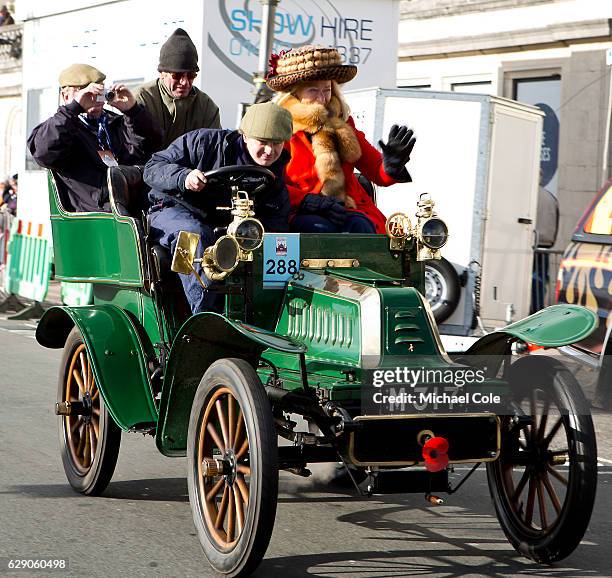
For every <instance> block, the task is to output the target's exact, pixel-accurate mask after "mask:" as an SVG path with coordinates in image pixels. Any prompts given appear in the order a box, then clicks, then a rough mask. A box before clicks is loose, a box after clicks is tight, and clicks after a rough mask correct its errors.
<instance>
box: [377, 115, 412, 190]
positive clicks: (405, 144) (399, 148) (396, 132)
mask: <svg viewBox="0 0 612 578" xmlns="http://www.w3.org/2000/svg"><path fill="white" fill-rule="evenodd" d="M413 135H414V131H412V130H410V129H408V127H405V126H397V125H396V124H394V125H393V126H392V127H391V130H390V131H389V138H388V139H387V144H385V143H384V142H383V141H382V140H379V141H378V144H379V145H380V148H381V150H382V155H383V167H384V169H385V172H386V173H387V174H388V175H389V176H390V177H391V178H393V179H396V180H402V181H404V180H406V175H407V171H405V170H404V169H405V165H406V163H407V162H408V161H409V160H410V153H411V152H412V149H413V148H414V143H415V142H416V137H415V136H413Z"/></svg>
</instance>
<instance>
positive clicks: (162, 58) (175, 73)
mask: <svg viewBox="0 0 612 578" xmlns="http://www.w3.org/2000/svg"><path fill="white" fill-rule="evenodd" d="M157 70H158V71H159V73H160V75H159V78H158V79H156V80H152V81H151V82H147V83H146V84H143V85H142V86H140V87H138V88H137V89H136V91H135V93H134V96H135V97H136V101H137V102H139V103H140V104H142V105H143V106H144V107H145V108H147V109H148V110H149V112H150V113H151V115H152V116H153V118H154V119H155V121H156V122H157V123H158V124H159V126H160V127H161V129H162V132H163V141H162V145H161V147H160V150H161V149H164V148H166V147H167V146H168V145H169V144H170V143H171V142H172V141H174V140H175V139H177V138H178V137H180V136H182V135H184V134H185V133H186V132H189V131H191V130H196V129H199V128H221V121H220V118H219V107H218V106H217V105H216V104H215V103H214V102H213V100H212V99H211V98H210V97H209V96H208V95H207V94H206V93H204V92H202V91H201V90H199V89H197V88H196V87H195V86H193V81H194V79H195V77H196V76H197V74H198V71H199V70H200V68H199V67H198V51H197V50H196V47H195V45H194V43H193V42H192V41H191V38H189V35H188V34H187V32H185V31H184V30H183V29H182V28H177V29H176V30H175V31H174V32H173V33H172V34H171V35H170V37H169V38H168V40H166V42H165V43H164V44H162V47H161V50H160V51H159V66H158V67H157Z"/></svg>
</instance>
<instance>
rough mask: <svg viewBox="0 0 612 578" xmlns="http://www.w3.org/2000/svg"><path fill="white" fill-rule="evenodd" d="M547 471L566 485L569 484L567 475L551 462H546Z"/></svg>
mask: <svg viewBox="0 0 612 578" xmlns="http://www.w3.org/2000/svg"><path fill="white" fill-rule="evenodd" d="M546 471H547V472H548V473H549V474H550V475H551V476H552V477H553V478H555V479H556V480H558V481H560V482H561V483H562V484H563V485H564V486H567V483H568V480H567V478H566V477H564V476H562V475H561V474H560V473H559V472H558V471H557V470H556V469H555V468H553V467H552V466H551V465H550V464H546Z"/></svg>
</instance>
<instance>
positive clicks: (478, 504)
mask: <svg viewBox="0 0 612 578" xmlns="http://www.w3.org/2000/svg"><path fill="white" fill-rule="evenodd" d="M34 328H35V325H34V323H30V322H16V321H7V320H6V319H5V316H0V351H1V352H2V361H1V362H0V363H1V365H0V367H1V369H0V442H1V446H0V456H1V457H0V520H1V522H0V557H8V556H11V557H19V558H36V557H45V558H49V557H57V558H69V560H70V562H69V563H70V571H69V572H66V573H65V574H66V575H70V576H100V577H107V576H130V577H133V576H180V577H191V576H212V575H213V574H212V572H211V571H210V569H209V567H208V565H207V563H206V560H205V558H204V556H203V554H202V552H201V550H200V546H199V544H198V541H197V538H196V536H195V532H194V527H193V523H192V520H191V512H190V508H189V502H188V499H187V484H186V480H185V468H186V466H185V460H184V459H182V458H181V459H169V458H165V457H163V456H162V455H161V454H159V453H158V452H157V450H156V449H155V444H154V440H153V439H152V438H150V437H147V438H143V437H142V436H141V435H136V434H129V435H124V436H123V440H122V447H121V454H120V458H119V463H118V466H117V470H116V472H115V475H114V478H113V481H112V483H111V484H110V486H109V488H108V489H107V491H106V492H105V495H104V496H103V497H98V498H89V497H83V496H80V495H77V494H75V493H74V492H73V491H72V490H71V489H70V488H69V486H68V484H67V482H66V480H65V477H64V473H63V469H62V465H61V460H60V456H59V452H58V441H57V433H56V419H57V418H56V417H55V416H54V415H53V404H54V402H55V396H56V379H57V373H58V366H59V360H60V355H61V352H60V351H52V350H48V349H44V348H42V347H40V346H38V345H37V343H36V341H35V340H34V338H33V337H34ZM595 419H596V423H597V429H598V434H599V446H600V469H599V473H600V476H599V488H598V495H597V501H596V505H595V512H594V515H593V518H592V521H591V526H590V529H589V531H588V532H587V535H586V537H585V540H584V542H583V543H582V545H581V546H580V547H579V549H578V550H577V551H576V552H575V553H574V554H573V555H572V556H571V557H570V558H568V559H566V560H565V561H563V562H562V563H559V564H557V565H556V566H554V567H544V566H538V565H536V564H534V563H532V562H531V561H529V560H526V559H523V558H521V557H519V556H518V555H517V554H516V553H515V552H514V550H513V549H512V548H511V547H510V546H509V545H508V543H507V541H506V539H505V537H504V535H503V533H502V531H501V529H500V527H499V525H498V523H497V520H496V518H495V514H494V511H493V506H492V504H491V501H490V499H489V496H488V489H487V482H486V476H485V474H484V471H483V470H482V469H480V470H478V472H477V473H476V474H475V475H474V477H473V478H472V479H471V480H469V481H468V482H467V483H466V486H464V488H463V489H462V490H461V491H460V492H459V493H458V494H456V495H453V496H448V497H447V500H446V504H445V505H443V506H438V507H433V506H429V505H428V504H427V503H426V502H425V501H424V499H423V496H422V495H407V496H404V495H399V496H387V497H383V498H380V497H376V498H371V499H362V498H355V497H353V496H352V494H350V493H349V492H338V491H337V490H336V489H331V488H330V487H329V486H328V485H326V484H325V483H323V482H322V480H321V478H322V477H323V475H324V474H325V471H324V470H322V469H318V470H317V475H318V478H317V477H316V476H315V479H314V480H312V479H308V480H302V479H301V478H295V477H293V476H291V475H288V474H282V476H281V494H280V499H279V508H278V513H277V517H276V525H275V528H274V533H273V535H272V540H271V545H270V548H269V550H268V552H267V555H266V558H265V560H264V563H263V564H262V566H261V568H260V570H259V571H258V573H257V576H260V577H266V578H268V577H281V576H282V577H283V578H289V577H300V576H302V577H312V576H317V577H332V578H348V577H353V576H355V577H366V576H367V577H370V578H383V577H385V578H386V577H391V576H445V577H450V576H466V575H469V576H526V575H532V576H544V577H553V576H555V577H559V576H563V577H576V576H590V577H598V576H610V575H612V564H611V563H610V551H611V549H612V525H611V524H610V514H609V512H610V510H612V488H611V481H612V446H611V445H610V441H609V440H610V437H611V433H612V416H611V415H610V414H603V413H598V414H597V415H596V418H595ZM457 473H458V474H459V475H463V474H465V469H461V470H460V471H458V472H457ZM0 573H2V571H1V570H0ZM63 574H64V573H63V572H59V571H57V572H54V573H47V572H42V571H39V572H36V573H32V574H30V575H33V576H43V575H50V576H59V575H63ZM10 575H14V576H17V575H19V573H17V572H12V573H11V574H10ZM22 575H23V574H22Z"/></svg>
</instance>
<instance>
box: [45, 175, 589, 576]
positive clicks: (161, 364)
mask: <svg viewBox="0 0 612 578" xmlns="http://www.w3.org/2000/svg"><path fill="white" fill-rule="evenodd" d="M269 178H271V173H268V171H266V169H263V168H261V167H252V168H251V167H249V168H245V167H233V168H232V167H229V168H224V169H220V170H218V171H213V172H211V173H209V174H208V175H207V179H208V182H209V184H211V183H212V184H215V185H216V186H217V187H218V189H219V190H222V191H225V193H227V195H228V196H231V202H232V212H231V217H230V219H231V218H233V220H232V223H231V224H230V225H229V226H228V228H227V230H226V231H219V235H218V240H217V241H216V243H215V245H214V246H213V247H210V248H208V249H207V250H206V252H205V254H204V257H203V258H202V266H203V268H204V270H205V271H206V273H207V275H208V276H209V277H212V278H214V279H216V280H217V282H216V283H215V285H214V290H215V291H217V292H218V293H219V294H220V295H222V300H223V302H224V304H223V310H222V312H220V313H214V312H210V313H201V314H198V315H194V316H191V315H190V313H189V310H188V308H187V307H186V302H185V298H184V295H183V292H182V287H181V285H180V283H179V281H178V276H177V275H176V273H175V272H173V271H180V272H189V271H195V269H194V267H193V255H194V250H195V245H196V244H197V238H194V237H193V236H192V235H189V234H183V233H182V234H181V235H182V236H181V239H180V241H179V243H178V246H177V249H176V251H175V254H174V255H169V254H168V253H167V252H166V251H165V250H163V249H162V248H160V247H156V246H154V245H153V244H152V243H151V242H150V239H149V236H148V230H147V223H146V219H144V220H143V218H141V216H139V215H138V212H137V210H136V209H135V204H136V202H135V199H138V198H139V195H142V191H141V186H142V185H141V174H140V172H139V170H138V168H136V167H114V168H111V169H109V175H108V183H109V190H110V195H111V205H112V213H70V212H67V211H66V210H65V209H64V208H63V203H62V199H63V194H62V191H58V189H57V187H56V182H55V180H54V179H53V176H52V175H50V177H49V190H50V205H51V219H52V229H53V240H54V249H55V266H56V276H57V278H58V279H61V280H63V281H73V282H89V283H93V284H94V304H93V305H86V306H80V307H54V308H52V309H50V310H49V311H47V312H46V314H45V316H44V317H43V318H42V319H41V321H40V324H39V326H38V329H37V332H36V337H37V340H38V342H39V343H40V344H41V345H43V346H45V347H52V348H63V349H64V355H63V359H62V363H61V368H60V377H59V385H58V402H57V404H56V413H57V414H58V416H59V437H60V445H61V454H62V459H63V464H64V469H65V472H66V476H67V478H68V481H69V483H70V484H71V485H72V487H73V488H74V489H75V490H76V491H78V492H81V493H83V494H89V495H96V494H100V493H101V492H102V491H103V490H104V489H105V487H106V486H107V485H108V483H109V482H110V480H111V477H112V474H113V470H114V468H115V463H116V460H117V455H118V451H119V444H120V439H121V433H122V431H123V432H141V433H146V434H150V435H151V436H153V437H154V438H155V443H156V445H157V448H158V449H159V451H160V452H161V453H162V454H163V455H165V456H169V457H174V456H185V455H186V456H187V463H188V468H187V478H188V486H189V498H190V502H191V508H192V511H193V519H194V523H195V526H196V529H197V533H198V536H199V539H200V542H201V545H202V548H203V550H204V553H205V554H206V557H207V558H208V560H209V562H210V564H211V565H212V567H213V568H214V569H215V570H217V571H218V572H220V573H222V574H224V575H227V576H245V575H248V574H249V573H251V572H252V571H253V570H254V569H255V568H256V567H257V565H258V564H259V562H260V561H261V559H262V558H263V556H264V554H265V551H266V548H267V546H268V543H269V540H270V537H271V535H272V527H273V524H274V518H275V512H276V504H277V497H278V476H279V470H285V471H288V472H292V473H293V474H296V475H300V476H308V475H309V473H310V472H309V469H308V465H309V464H312V463H318V462H319V463H320V462H331V463H334V464H337V465H338V466H339V467H340V468H341V469H342V470H343V471H344V472H345V473H346V476H347V478H346V479H348V480H349V482H350V483H351V484H353V485H354V488H355V491H356V492H359V493H361V494H363V495H371V494H377V493H385V492H402V493H408V492H412V493H422V494H424V495H425V497H426V499H427V500H428V501H429V502H430V503H432V504H435V503H440V502H441V501H442V498H440V497H439V496H438V494H440V493H449V494H452V493H453V492H454V491H456V490H457V489H458V485H459V484H461V483H463V481H465V478H464V479H462V481H460V482H459V484H456V483H455V485H454V486H452V485H451V483H450V482H449V471H450V470H451V469H452V467H453V464H456V463H465V462H470V463H473V464H474V468H476V467H478V466H479V465H481V464H483V463H484V464H486V468H487V474H488V480H489V487H490V492H491V496H492V498H493V502H494V504H495V508H496V511H497V515H498V518H499V521H500V523H501V526H502V528H503V530H504V532H505V533H506V535H507V537H508V539H509V541H510V542H511V543H512V545H513V546H514V547H515V548H516V549H517V550H518V551H520V552H521V553H522V554H524V555H525V556H528V557H529V558H532V559H533V560H536V561H538V562H544V563H549V562H553V561H555V560H559V559H561V558H563V557H565V556H567V555H569V554H570V553H571V552H572V551H573V550H574V549H575V548H576V547H577V545H578V544H579V543H580V540H581V539H582V536H583V535H584V532H585V530H586V528H587V525H588V523H589V520H590V516H591V512H592V508H593V502H594V497H595V489H596V475H597V471H596V467H597V463H596V443H595V433H594V429H593V423H592V420H591V416H590V413H589V408H588V405H587V404H586V402H585V400H584V397H583V395H582V393H581V391H580V388H579V387H578V385H577V383H576V382H575V380H574V378H573V376H572V375H571V374H570V373H569V372H568V371H567V370H566V369H565V368H564V367H563V365H562V364H560V363H559V362H558V361H555V360H554V359H551V358H546V357H533V356H531V357H523V358H517V356H516V355H514V356H513V355H511V353H512V347H513V343H515V342H516V341H520V340H524V341H529V342H531V343H537V344H540V345H544V346H547V347H558V346H561V345H566V344H569V343H572V342H576V341H579V340H581V339H584V337H585V336H586V335H588V334H589V333H590V332H591V331H592V330H593V328H594V327H595V324H596V320H595V316H594V315H593V314H592V313H591V312H589V311H588V310H586V309H584V308H582V307H578V306H575V305H558V306H554V307H551V308H548V309H546V310H543V311H540V312H538V313H536V314H535V315H533V316H531V317H529V318H527V319H524V320H522V321H520V322H518V323H515V324H513V325H510V326H508V327H506V328H504V329H503V330H501V331H498V332H495V333H492V334H489V335H486V336H484V337H483V338H482V339H481V340H479V341H478V342H477V343H476V344H475V345H474V346H473V347H472V348H471V349H470V350H469V351H468V352H467V354H465V355H463V356H462V357H461V358H460V359H459V358H455V359H452V358H451V357H449V355H447V353H446V352H445V351H444V349H443V347H442V345H441V342H440V339H439V335H438V330H437V327H436V324H435V321H434V318H433V315H432V314H431V310H430V307H429V305H428V303H427V302H426V300H425V299H424V298H423V293H424V272H423V270H424V268H423V263H424V260H427V259H431V258H439V256H440V248H441V247H442V246H443V245H444V243H445V241H446V236H447V230H446V226H445V225H444V223H443V221H442V220H441V219H440V218H438V217H437V216H436V215H435V212H434V211H433V203H432V202H431V200H429V199H427V198H422V199H421V200H420V201H419V203H418V212H417V216H416V220H414V218H413V221H414V222H411V219H410V218H409V217H408V216H407V215H404V214H395V215H392V216H391V217H390V218H389V219H388V223H387V232H388V234H387V235H350V236H348V235H346V234H341V235H333V234H329V235H314V234H302V235H298V234H267V233H266V234H265V235H264V232H263V227H261V224H260V223H259V222H258V221H257V220H256V218H254V217H253V215H252V211H251V210H250V200H249V191H250V193H251V196H252V195H254V194H257V193H256V190H257V186H258V185H257V183H258V182H259V181H261V180H263V181H265V180H266V179H269ZM247 189H248V191H247ZM255 217H256V216H255ZM228 221H229V219H228ZM194 274H195V273H194ZM417 369H420V370H428V371H429V370H432V371H433V374H434V375H438V376H440V375H442V374H441V373H436V372H442V371H450V370H453V371H455V372H456V371H457V370H460V371H461V372H462V375H466V374H467V373H466V372H471V373H473V374H479V375H481V376H484V377H483V379H482V380H481V381H480V382H479V383H475V384H470V385H469V386H468V385H463V386H462V384H456V383H450V384H447V383H446V382H445V384H446V385H448V387H446V385H445V384H442V383H435V380H434V382H428V383H424V382H423V380H422V379H420V380H417V379H415V380H414V381H413V382H412V383H408V382H406V376H407V375H410V371H412V370H414V371H416V370H417ZM402 372H403V375H400V374H401V373H402ZM454 375H455V376H456V375H458V374H457V373H455V374H454ZM397 377H399V378H401V379H400V380H399V381H398V380H397V379H396V378H397ZM402 380H403V381H402ZM408 381H409V380H408ZM417 381H418V383H417ZM383 382H385V384H386V385H384V386H383ZM389 384H392V386H391V385H389ZM415 385H416V386H418V387H415V388H414V389H411V388H412V387H414V386H415ZM442 385H445V388H444V391H442V389H439V387H441V386H442ZM400 386H402V387H400ZM404 386H405V387H404ZM461 387H463V389H461ZM436 388H438V389H436ZM449 388H450V390H452V391H453V393H452V396H451V395H450V394H448V391H449ZM453 388H454V389H453ZM417 391H419V396H420V397H419V399H418V400H416V402H415V401H414V400H412V399H410V398H409V395H410V394H413V393H415V392H417ZM441 392H442V393H441ZM458 392H459V393H463V394H465V393H467V394H469V395H471V396H472V401H475V400H476V398H478V400H479V401H478V402H476V406H474V404H471V405H470V404H467V403H465V399H464V398H465V395H464V396H463V397H462V396H461V395H458ZM442 394H444V395H442ZM447 394H448V395H447ZM498 394H499V395H498ZM401 396H404V397H401ZM422 396H425V397H422ZM444 396H447V397H444ZM453 396H454V397H453ZM451 397H452V399H451V400H450V401H449V398H451ZM496 399H497V400H499V399H503V401H502V402H501V403H499V402H497V405H496V402H495V400H496ZM483 400H484V401H486V402H487V403H483ZM300 423H301V425H300ZM304 424H306V425H304ZM302 426H304V427H302ZM472 471H473V470H472ZM186 531H187V529H186Z"/></svg>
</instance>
